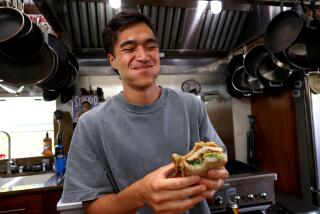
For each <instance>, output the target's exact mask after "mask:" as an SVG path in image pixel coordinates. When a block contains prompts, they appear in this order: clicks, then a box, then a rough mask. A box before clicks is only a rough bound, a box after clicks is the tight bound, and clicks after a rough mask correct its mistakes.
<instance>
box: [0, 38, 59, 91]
mask: <svg viewBox="0 0 320 214" xmlns="http://www.w3.org/2000/svg"><path fill="white" fill-rule="evenodd" d="M0 65H1V67H0V79H3V80H4V81H6V82H9V83H12V84H20V85H28V84H36V83H40V82H41V81H43V80H45V79H47V78H48V77H49V76H50V74H51V73H52V72H54V69H55V58H54V56H53V53H52V50H51V48H50V47H49V46H48V45H47V44H46V43H45V44H44V45H43V47H42V48H41V50H40V52H39V53H38V54H37V55H36V56H34V57H33V58H31V59H30V60H28V61H15V60H10V59H8V58H6V57H4V56H3V55H1V54H0Z"/></svg>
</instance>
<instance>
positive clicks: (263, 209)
mask: <svg viewBox="0 0 320 214" xmlns="http://www.w3.org/2000/svg"><path fill="white" fill-rule="evenodd" d="M270 206H271V205H270V204H266V205H258V206H252V207H242V208H239V213H244V212H251V211H261V213H266V210H267V209H268V208H269V207H270Z"/></svg>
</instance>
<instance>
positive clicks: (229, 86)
mask: <svg viewBox="0 0 320 214" xmlns="http://www.w3.org/2000/svg"><path fill="white" fill-rule="evenodd" d="M231 78H232V75H230V76H228V77H227V79H226V86H227V92H228V93H229V94H230V95H231V96H232V97H237V98H242V97H245V96H244V95H243V93H242V92H239V91H238V90H236V89H235V88H234V87H233V85H232V82H231Z"/></svg>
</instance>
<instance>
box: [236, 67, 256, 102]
mask: <svg viewBox="0 0 320 214" xmlns="http://www.w3.org/2000/svg"><path fill="white" fill-rule="evenodd" d="M245 75H246V72H245V69H244V67H243V66H242V67H239V68H238V69H237V70H236V71H235V72H234V73H233V74H232V76H231V83H232V87H233V88H234V89H235V90H237V91H239V92H241V93H242V94H243V95H244V96H250V95H251V94H252V90H251V89H250V88H249V86H248V85H247V83H246V81H245Z"/></svg>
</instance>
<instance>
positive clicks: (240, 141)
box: [57, 65, 251, 162]
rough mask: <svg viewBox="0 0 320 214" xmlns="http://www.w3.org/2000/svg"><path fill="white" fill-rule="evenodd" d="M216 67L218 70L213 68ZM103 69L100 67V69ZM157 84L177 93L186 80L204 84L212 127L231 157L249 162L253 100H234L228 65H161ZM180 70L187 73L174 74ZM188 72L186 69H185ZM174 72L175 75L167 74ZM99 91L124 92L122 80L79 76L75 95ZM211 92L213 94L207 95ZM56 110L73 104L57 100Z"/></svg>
mask: <svg viewBox="0 0 320 214" xmlns="http://www.w3.org/2000/svg"><path fill="white" fill-rule="evenodd" d="M213 68H215V69H213ZM100 69H101V68H100ZM164 69H165V70H166V73H164V72H161V74H160V75H159V77H158V79H157V84H159V85H161V86H165V87H169V88H172V89H175V90H181V84H182V83H183V82H184V81H185V80H189V79H193V80H196V81H198V82H199V83H200V84H201V92H200V95H201V96H202V99H205V100H206V101H205V103H206V108H207V112H208V115H209V117H210V120H211V122H212V124H213V126H214V127H215V128H216V130H217V132H218V134H219V135H220V137H221V138H222V140H223V141H224V143H225V144H226V145H227V147H228V154H229V158H236V159H238V160H241V161H244V162H246V132H247V131H248V129H249V122H248V119H247V115H249V114H251V108H250V100H249V99H248V98H246V99H235V98H232V97H230V95H229V94H228V93H227V91H226V86H225V79H226V74H227V72H226V66H221V65H220V66H212V65H210V66H201V67H199V69H198V70H197V69H195V68H194V67H193V68H191V67H190V66H189V71H188V67H185V68H183V69H181V67H180V66H168V65H166V66H161V70H164ZM177 69H179V70H180V71H181V70H183V71H184V73H182V74H178V73H177V72H173V71H174V70H175V71H176V70H177ZM186 69H187V70H186ZM170 70H172V72H168V71H170ZM90 86H91V88H92V89H94V90H96V89H97V87H100V88H102V89H103V92H104V97H105V99H108V98H109V97H111V96H113V95H115V94H117V93H119V92H120V91H121V90H122V85H121V80H120V79H119V76H117V75H86V76H79V78H78V81H77V85H76V94H78V95H79V94H80V88H85V89H87V90H89V88H90ZM208 93H209V94H210V95H208ZM57 109H60V110H63V111H70V112H71V111H72V102H71V101H70V102H68V103H67V104H61V103H60V102H59V100H57Z"/></svg>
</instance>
